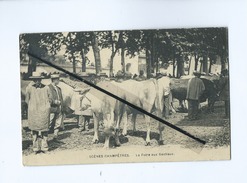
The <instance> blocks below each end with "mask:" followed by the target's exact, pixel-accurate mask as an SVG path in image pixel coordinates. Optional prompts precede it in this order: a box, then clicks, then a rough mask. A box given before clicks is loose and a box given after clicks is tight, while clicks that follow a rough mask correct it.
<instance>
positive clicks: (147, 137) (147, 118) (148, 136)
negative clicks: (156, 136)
mask: <svg viewBox="0 0 247 183" xmlns="http://www.w3.org/2000/svg"><path fill="white" fill-rule="evenodd" d="M144 116H145V121H146V125H147V136H146V146H150V145H151V144H150V131H151V129H150V117H149V116H147V115H144Z"/></svg>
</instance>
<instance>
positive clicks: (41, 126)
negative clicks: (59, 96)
mask: <svg viewBox="0 0 247 183" xmlns="http://www.w3.org/2000/svg"><path fill="white" fill-rule="evenodd" d="M42 78H43V77H42V76H41V74H40V73H38V72H33V73H32V76H31V77H30V79H32V80H33V81H32V82H31V83H30V84H29V85H28V86H27V88H26V99H25V100H26V103H27V105H28V127H29V129H30V130H31V131H32V137H33V151H34V152H36V153H37V152H38V151H43V152H45V151H48V143H47V138H48V130H49V119H50V102H49V88H48V87H47V86H45V85H44V84H42V83H41V80H42ZM39 139H41V143H39Z"/></svg>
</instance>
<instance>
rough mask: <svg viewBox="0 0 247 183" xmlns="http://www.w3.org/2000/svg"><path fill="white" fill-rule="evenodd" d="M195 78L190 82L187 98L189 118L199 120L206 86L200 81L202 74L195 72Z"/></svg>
mask: <svg viewBox="0 0 247 183" xmlns="http://www.w3.org/2000/svg"><path fill="white" fill-rule="evenodd" d="M193 74H194V75H195V77H193V78H191V79H190V80H189V82H188V87H187V96H186V99H187V100H188V118H189V119H191V120H195V119H197V118H198V108H199V103H200V97H201V96H202V94H203V92H204V90H205V86H204V84H203V81H202V80H201V79H200V77H201V73H200V72H198V71H194V72H193Z"/></svg>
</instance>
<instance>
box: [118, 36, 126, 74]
mask: <svg viewBox="0 0 247 183" xmlns="http://www.w3.org/2000/svg"><path fill="white" fill-rule="evenodd" d="M119 41H120V45H121V67H122V71H123V73H125V58H124V53H125V42H124V39H123V31H120V33H119Z"/></svg>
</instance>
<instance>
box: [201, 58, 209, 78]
mask: <svg viewBox="0 0 247 183" xmlns="http://www.w3.org/2000/svg"><path fill="white" fill-rule="evenodd" d="M202 65H203V67H202V68H203V69H202V71H203V72H205V73H206V75H208V57H207V56H203V62H202Z"/></svg>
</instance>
